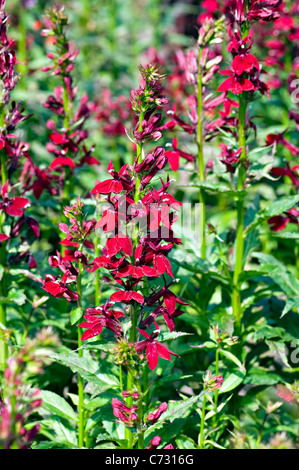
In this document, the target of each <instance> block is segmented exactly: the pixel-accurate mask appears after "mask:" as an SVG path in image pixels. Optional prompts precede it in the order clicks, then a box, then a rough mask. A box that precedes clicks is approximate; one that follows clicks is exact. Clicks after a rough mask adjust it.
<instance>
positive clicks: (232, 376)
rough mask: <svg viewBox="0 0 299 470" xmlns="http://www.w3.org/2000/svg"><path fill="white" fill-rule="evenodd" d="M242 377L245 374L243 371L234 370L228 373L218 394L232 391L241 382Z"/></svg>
mask: <svg viewBox="0 0 299 470" xmlns="http://www.w3.org/2000/svg"><path fill="white" fill-rule="evenodd" d="M244 377H245V372H244V371H243V370H238V369H234V370H233V371H232V372H230V373H228V376H227V378H225V379H224V381H223V383H222V385H221V387H220V389H219V394H220V393H227V392H230V391H231V390H234V388H236V387H238V385H240V384H241V383H242V382H243V380H244Z"/></svg>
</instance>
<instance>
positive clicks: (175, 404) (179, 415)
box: [145, 392, 203, 437]
mask: <svg viewBox="0 0 299 470" xmlns="http://www.w3.org/2000/svg"><path fill="white" fill-rule="evenodd" d="M202 396H203V392H202V393H201V394H200V395H196V396H194V397H190V398H187V399H185V400H180V401H169V403H168V409H167V411H166V412H165V413H163V415H162V417H161V419H160V420H159V421H157V423H155V424H153V425H152V426H149V427H148V429H147V430H146V431H145V436H146V437H149V436H150V434H152V433H153V432H156V430H157V429H160V428H161V427H163V426H165V421H168V422H170V423H173V422H174V421H175V420H176V419H178V420H179V419H185V418H186V417H187V416H188V414H189V413H190V411H191V410H192V408H193V407H194V405H195V404H196V403H197V402H198V400H199V399H200V398H201V397H202Z"/></svg>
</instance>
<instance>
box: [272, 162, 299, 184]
mask: <svg viewBox="0 0 299 470" xmlns="http://www.w3.org/2000/svg"><path fill="white" fill-rule="evenodd" d="M298 170H299V165H295V166H293V167H292V168H290V165H289V163H287V165H286V168H282V167H280V166H275V167H273V168H272V170H271V175H273V176H288V177H289V178H290V179H291V180H292V183H293V185H294V186H298V185H299V179H298V175H297V172H298Z"/></svg>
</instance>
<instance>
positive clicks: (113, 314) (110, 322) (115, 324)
mask: <svg viewBox="0 0 299 470" xmlns="http://www.w3.org/2000/svg"><path fill="white" fill-rule="evenodd" d="M111 306H112V303H111V302H109V301H107V302H106V304H105V305H104V306H103V307H96V308H88V309H87V310H86V312H85V315H84V318H85V320H87V321H85V322H82V323H80V324H79V325H78V326H80V327H81V328H87V330H86V331H85V332H84V333H83V335H82V337H81V339H82V341H85V340H87V339H89V338H93V337H94V336H98V335H99V334H100V333H101V332H102V330H103V327H105V328H108V329H109V330H111V331H113V333H115V334H116V335H117V336H120V335H121V334H122V328H121V324H120V323H119V321H118V319H119V318H121V317H123V316H124V314H123V313H122V312H119V311H117V310H111V309H110V307H111Z"/></svg>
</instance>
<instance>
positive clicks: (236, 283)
mask: <svg viewBox="0 0 299 470" xmlns="http://www.w3.org/2000/svg"><path fill="white" fill-rule="evenodd" d="M239 147H242V153H241V155H240V160H239V174H238V187H237V189H238V191H241V190H242V189H243V187H244V182H245V177H246V100H245V96H244V92H243V93H242V94H241V95H240V101H239ZM243 233H244V198H243V197H242V196H237V235H236V255H235V270H234V276H233V293H232V307H233V315H234V318H235V322H236V331H237V333H238V334H240V333H241V323H242V306H241V292H240V287H241V286H240V280H239V278H240V274H241V273H242V269H243V252H244V235H243Z"/></svg>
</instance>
